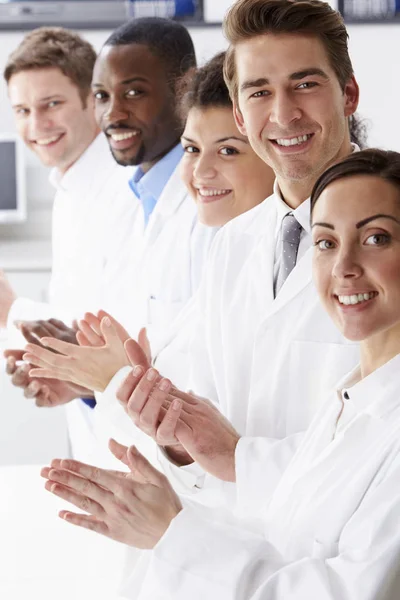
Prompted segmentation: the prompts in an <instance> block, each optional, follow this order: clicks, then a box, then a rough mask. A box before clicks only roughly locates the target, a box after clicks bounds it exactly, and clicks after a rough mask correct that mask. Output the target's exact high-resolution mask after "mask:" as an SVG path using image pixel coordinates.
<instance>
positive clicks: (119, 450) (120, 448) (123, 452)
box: [108, 438, 129, 467]
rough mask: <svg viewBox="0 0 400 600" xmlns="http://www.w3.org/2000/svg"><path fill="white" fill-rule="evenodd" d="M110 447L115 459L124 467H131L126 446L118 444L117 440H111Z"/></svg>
mask: <svg viewBox="0 0 400 600" xmlns="http://www.w3.org/2000/svg"><path fill="white" fill-rule="evenodd" d="M108 447H109V449H110V451H111V453H112V454H114V456H115V458H117V459H118V460H120V461H121V462H122V463H123V464H124V465H126V466H127V467H129V463H128V459H127V452H128V446H124V445H123V444H120V443H119V442H116V441H115V440H113V439H112V438H111V439H110V441H109V442H108Z"/></svg>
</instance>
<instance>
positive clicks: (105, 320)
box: [104, 317, 111, 327]
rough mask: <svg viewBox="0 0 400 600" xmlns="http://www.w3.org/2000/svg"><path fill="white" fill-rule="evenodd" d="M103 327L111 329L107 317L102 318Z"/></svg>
mask: <svg viewBox="0 0 400 600" xmlns="http://www.w3.org/2000/svg"><path fill="white" fill-rule="evenodd" d="M104 325H105V326H106V327H111V321H110V319H109V318H108V317H104Z"/></svg>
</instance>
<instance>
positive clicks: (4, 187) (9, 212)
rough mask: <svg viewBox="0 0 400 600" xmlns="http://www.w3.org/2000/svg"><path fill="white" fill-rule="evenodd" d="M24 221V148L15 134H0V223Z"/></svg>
mask: <svg viewBox="0 0 400 600" xmlns="http://www.w3.org/2000/svg"><path fill="white" fill-rule="evenodd" d="M25 219H26V185H25V161H24V148H23V145H22V142H21V141H20V140H19V138H18V136H17V135H16V134H13V133H9V134H2V133H0V223H15V222H18V221H24V220H25Z"/></svg>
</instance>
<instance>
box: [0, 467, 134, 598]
mask: <svg viewBox="0 0 400 600" xmlns="http://www.w3.org/2000/svg"><path fill="white" fill-rule="evenodd" d="M40 468H41V467H40V466H36V465H35V466H32V465H29V466H9V467H1V468H0V598H2V599H3V598H4V600H27V599H33V600H116V599H117V598H120V596H118V594H117V591H116V590H117V588H118V582H119V577H120V570H121V569H122V567H123V560H124V559H123V556H124V547H123V545H122V544H117V543H116V542H113V541H111V540H108V539H107V538H105V537H103V536H100V535H98V534H95V533H93V532H91V531H87V530H84V529H81V528H77V527H75V526H73V525H71V524H69V523H66V522H65V521H63V520H62V519H60V518H59V517H58V516H57V515H58V511H59V510H60V509H61V508H70V507H69V506H68V504H67V503H66V502H64V501H62V500H61V499H59V498H57V497H55V496H53V495H52V494H50V493H49V492H47V491H46V490H45V489H44V482H45V480H44V479H42V478H41V477H40V474H39V473H40Z"/></svg>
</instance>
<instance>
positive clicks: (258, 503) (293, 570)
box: [131, 355, 400, 600]
mask: <svg viewBox="0 0 400 600" xmlns="http://www.w3.org/2000/svg"><path fill="white" fill-rule="evenodd" d="M399 369H400V355H397V356H396V357H395V358H393V359H392V360H391V361H389V362H388V363H386V364H385V365H383V366H382V367H381V368H379V369H378V370H376V371H375V372H373V373H372V374H371V375H369V376H368V377H366V378H365V379H363V380H361V381H360V380H358V379H359V372H358V371H356V372H355V373H354V372H353V373H351V375H350V376H349V377H348V378H345V379H344V381H342V382H341V384H340V385H339V389H338V390H337V391H336V392H334V393H332V394H331V397H330V398H329V400H328V402H326V403H325V404H324V405H322V407H321V409H320V411H319V412H318V413H317V415H316V417H315V419H314V420H313V422H312V424H311V426H310V428H309V429H308V431H307V432H306V433H305V434H304V435H303V436H302V440H301V441H300V438H299V439H298V441H297V445H298V449H297V451H294V450H293V451H294V456H293V458H292V460H291V461H289V463H288V466H287V467H286V468H285V467H284V468H283V469H282V476H281V477H280V479H278V481H277V485H276V486H271V487H270V488H268V487H267V488H266V487H265V486H264V485H263V484H261V485H260V479H262V480H267V479H269V478H270V477H271V478H272V479H275V478H276V469H275V467H276V464H277V462H279V461H277V459H276V456H274V454H276V453H277V447H271V449H270V452H266V453H265V455H264V456H263V460H260V462H259V465H258V466H259V471H258V477H257V478H253V477H252V475H251V471H249V469H248V468H247V467H248V464H249V463H248V455H247V448H248V445H249V444H251V443H252V442H254V440H249V439H246V438H242V439H241V440H240V442H239V444H238V446H237V450H236V463H237V485H238V488H239V489H241V490H242V492H243V493H239V495H238V501H239V504H241V506H239V509H240V510H241V511H242V514H245V515H246V516H247V520H246V519H244V518H242V519H239V518H236V519H234V518H232V514H228V513H226V514H223V513H221V512H219V513H218V512H214V513H213V512H212V511H210V512H206V511H205V509H204V508H203V509H201V508H197V509H196V508H195V507H193V506H192V507H189V508H185V509H184V510H182V511H181V513H180V514H179V515H178V516H177V517H176V518H175V519H174V520H173V521H172V523H171V525H170V527H169V529H168V530H167V532H166V534H165V535H164V536H163V538H162V539H161V541H160V542H159V543H158V544H157V546H156V547H155V549H154V551H153V553H152V556H151V562H150V568H149V569H148V571H147V574H146V579H145V581H144V585H143V587H142V590H141V593H140V595H139V596H136V598H138V600H150V599H151V600H158V599H159V600H161V599H162V600H169V599H171V600H172V599H173V600H184V599H185V600H186V599H187V598H189V597H190V598H191V599H193V600H197V599H198V600H203V598H205V597H207V598H218V600H265V599H266V598H268V600H309V599H311V598H318V600H397V599H398V598H399V597H400V529H399V523H400V400H399V398H400V396H399V392H400V378H399ZM357 380H358V382H357V383H354V381H357ZM344 390H346V391H347V392H348V395H349V397H350V399H351V400H352V402H353V405H354V414H353V415H352V416H351V417H350V418H349V419H347V420H346V422H345V423H344V424H343V426H341V425H340V427H339V429H338V419H339V423H340V415H341V412H342V408H343V402H342V394H343V392H344ZM281 450H282V448H281ZM279 452H280V451H279V450H278V454H279ZM268 489H269V491H268ZM250 517H251V519H252V521H249V518H250ZM131 597H133V596H131Z"/></svg>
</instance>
